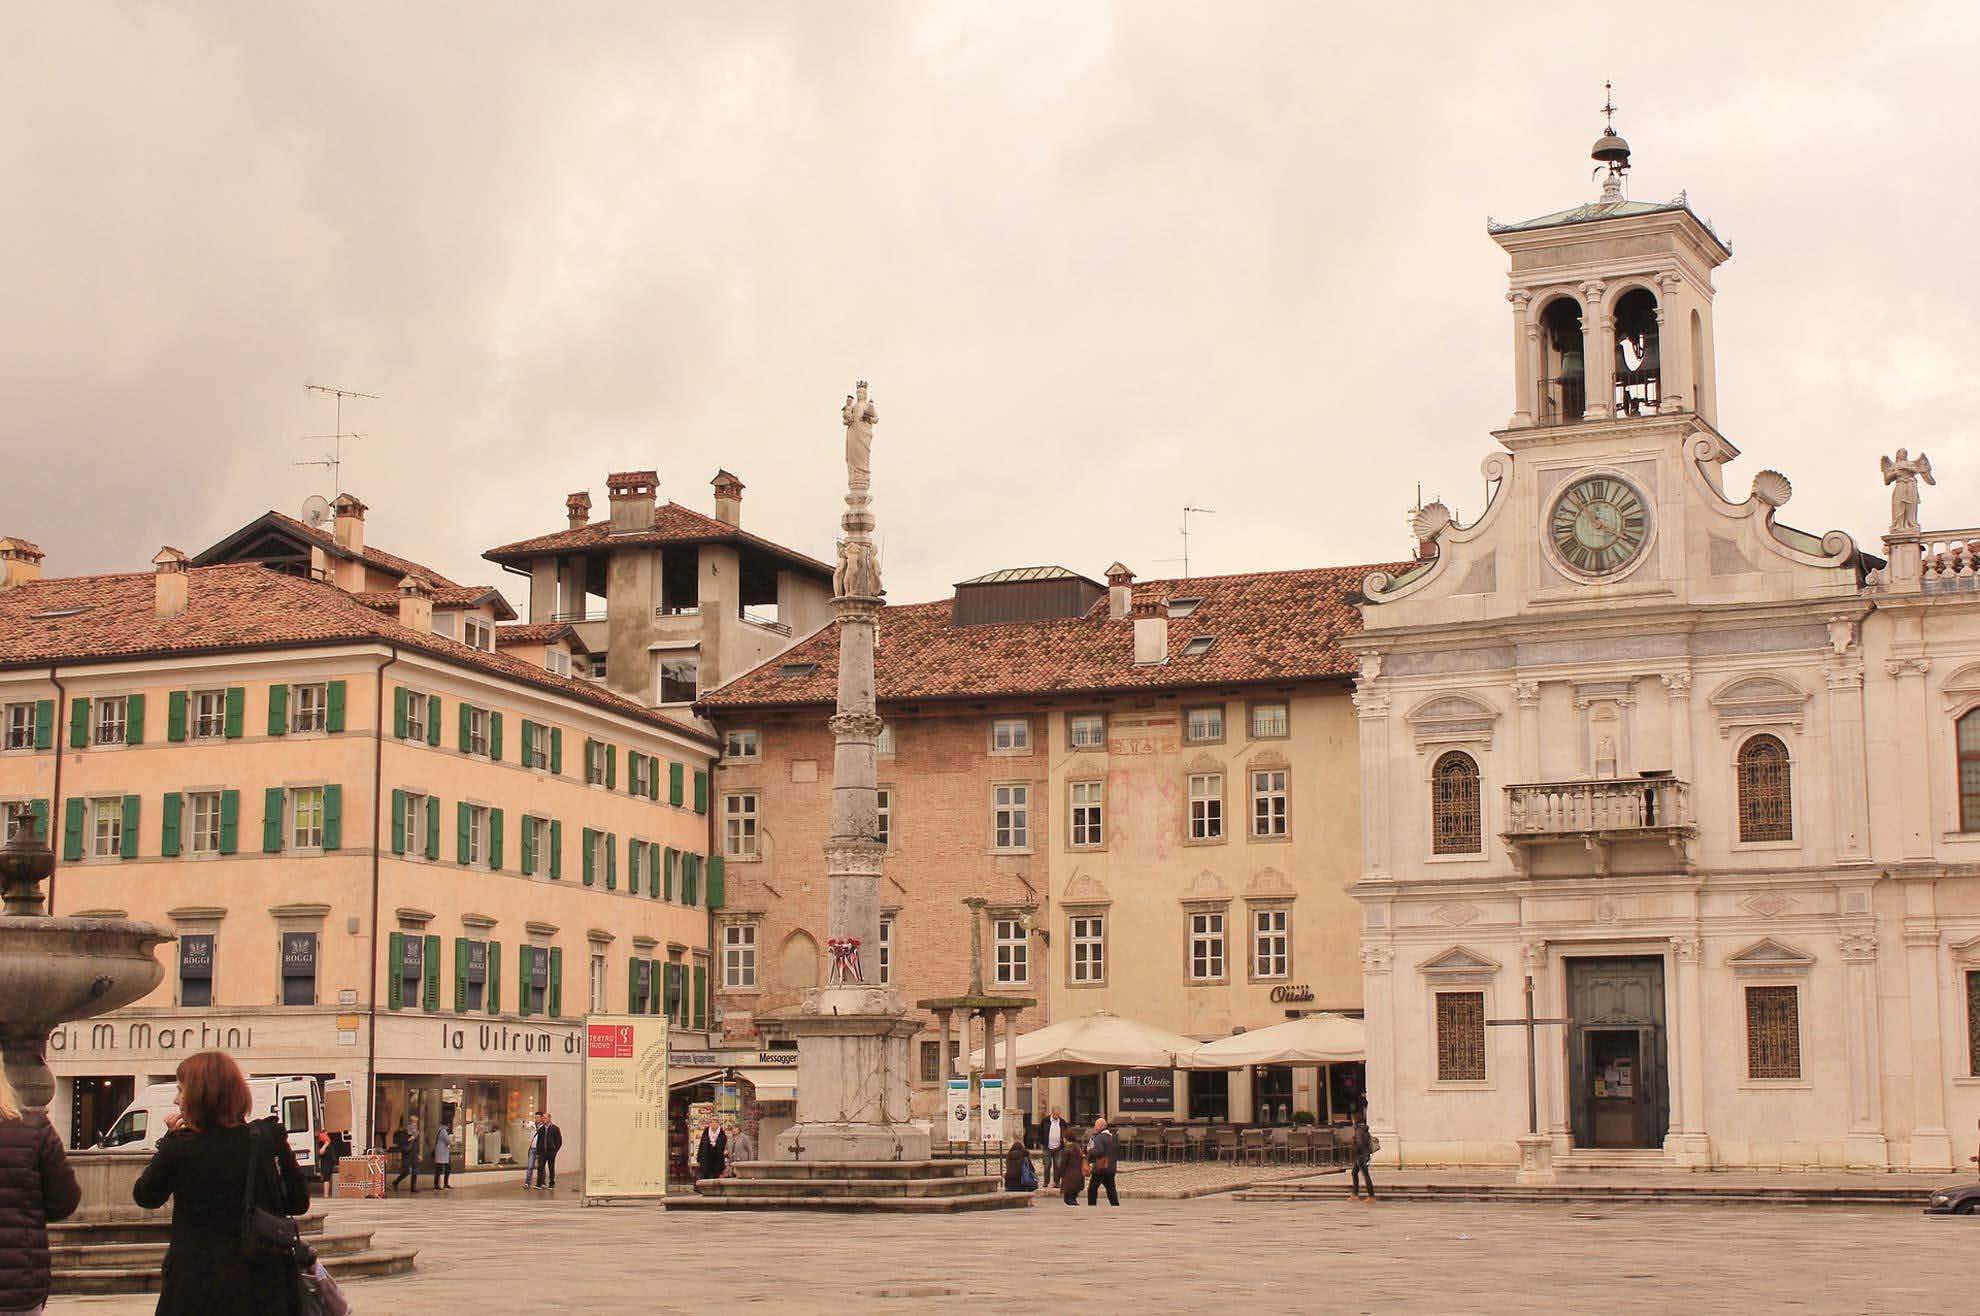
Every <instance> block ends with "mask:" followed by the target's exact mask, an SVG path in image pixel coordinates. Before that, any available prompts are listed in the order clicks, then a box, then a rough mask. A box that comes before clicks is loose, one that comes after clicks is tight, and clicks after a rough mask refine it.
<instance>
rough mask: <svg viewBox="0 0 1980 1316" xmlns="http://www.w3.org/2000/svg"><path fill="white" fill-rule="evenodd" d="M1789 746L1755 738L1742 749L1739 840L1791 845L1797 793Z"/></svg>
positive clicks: (1776, 739)
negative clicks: (1783, 842)
mask: <svg viewBox="0 0 1980 1316" xmlns="http://www.w3.org/2000/svg"><path fill="white" fill-rule="evenodd" d="M1790 774H1791V768H1790V765H1789V763H1788V752H1787V746H1786V745H1783V744H1782V743H1781V739H1780V737H1779V736H1755V737H1753V739H1751V740H1749V741H1747V742H1746V743H1745V744H1744V745H1741V746H1740V747H1739V770H1738V777H1739V839H1740V840H1742V841H1792V840H1793V839H1794V801H1793V795H1794V792H1793V790H1792V789H1791V786H1792V778H1791V775H1790Z"/></svg>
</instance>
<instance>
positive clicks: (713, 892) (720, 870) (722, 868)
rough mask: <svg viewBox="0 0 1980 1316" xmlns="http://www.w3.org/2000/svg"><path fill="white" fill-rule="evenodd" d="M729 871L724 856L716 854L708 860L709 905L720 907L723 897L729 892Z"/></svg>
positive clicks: (712, 907) (711, 907)
mask: <svg viewBox="0 0 1980 1316" xmlns="http://www.w3.org/2000/svg"><path fill="white" fill-rule="evenodd" d="M727 883H728V871H727V865H726V864H724V863H723V861H722V856H720V855H714V856H712V857H711V858H710V859H709V860H708V907H709V908H710V909H720V908H721V907H722V899H723V897H724V896H725V895H727V894H728V891H727Z"/></svg>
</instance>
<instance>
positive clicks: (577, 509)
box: [564, 489, 591, 530]
mask: <svg viewBox="0 0 1980 1316" xmlns="http://www.w3.org/2000/svg"><path fill="white" fill-rule="evenodd" d="M564 513H565V515H567V516H569V517H570V519H571V529H573V530H582V529H584V528H585V527H586V526H588V525H590V524H591V495H590V494H589V493H587V492H585V491H584V490H583V489H580V490H578V491H577V492H576V493H574V494H565V495H564Z"/></svg>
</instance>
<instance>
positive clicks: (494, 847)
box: [488, 809, 502, 869]
mask: <svg viewBox="0 0 1980 1316" xmlns="http://www.w3.org/2000/svg"><path fill="white" fill-rule="evenodd" d="M488 866H489V867H490V868H495V869H499V868H501V866H502V811H501V810H500V809H490V810H489V811H488Z"/></svg>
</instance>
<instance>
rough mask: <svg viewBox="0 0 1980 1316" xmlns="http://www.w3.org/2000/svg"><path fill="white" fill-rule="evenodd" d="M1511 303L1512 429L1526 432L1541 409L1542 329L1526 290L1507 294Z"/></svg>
mask: <svg viewBox="0 0 1980 1316" xmlns="http://www.w3.org/2000/svg"><path fill="white" fill-rule="evenodd" d="M1506 300H1507V301H1509V302H1511V303H1512V312H1513V417H1512V426H1511V428H1513V429H1524V428H1526V427H1527V426H1530V425H1532V424H1533V417H1534V415H1535V413H1536V412H1538V410H1539V406H1538V404H1537V403H1536V402H1535V400H1534V395H1535V394H1536V393H1537V392H1538V391H1539V388H1540V367H1539V365H1538V364H1537V362H1536V359H1535V354H1536V349H1537V348H1538V347H1539V345H1540V326H1539V325H1537V324H1535V323H1533V315H1532V311H1533V294H1532V293H1530V292H1528V291H1527V290H1526V289H1524V288H1514V289H1513V290H1512V291H1511V292H1509V293H1507V294H1506Z"/></svg>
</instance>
